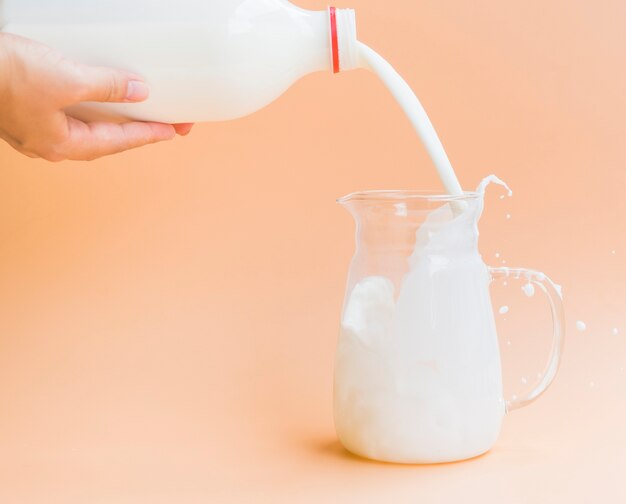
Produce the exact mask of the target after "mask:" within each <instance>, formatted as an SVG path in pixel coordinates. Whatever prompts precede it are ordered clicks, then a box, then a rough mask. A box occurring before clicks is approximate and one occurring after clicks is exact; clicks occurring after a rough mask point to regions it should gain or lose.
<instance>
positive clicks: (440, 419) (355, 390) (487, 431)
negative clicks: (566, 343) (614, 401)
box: [334, 191, 564, 463]
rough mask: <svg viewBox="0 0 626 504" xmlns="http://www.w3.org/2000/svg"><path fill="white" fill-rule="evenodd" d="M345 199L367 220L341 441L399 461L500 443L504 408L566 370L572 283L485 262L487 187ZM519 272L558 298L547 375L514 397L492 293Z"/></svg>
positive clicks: (340, 369) (339, 362) (347, 333)
mask: <svg viewBox="0 0 626 504" xmlns="http://www.w3.org/2000/svg"><path fill="white" fill-rule="evenodd" d="M339 203H340V204H341V205H343V206H344V207H345V208H346V209H347V210H349V211H350V213H351V214H352V216H353V217H354V219H355V220H356V228H357V231H356V253H355V255H354V257H353V258H352V264H351V267H350V272H349V277H348V285H347V290H346V297H345V303H344V308H343V314H342V320H341V331H340V337H339V342H338V347H337V355H336V362H335V384H334V411H335V426H336V430H337V434H338V437H339V440H340V441H341V443H342V444H343V445H344V446H345V448H347V449H348V450H349V451H351V452H353V453H355V454H357V455H360V456H363V457H367V458H371V459H376V460H382V461H387V462H401V463H437V462H450V461H455V460H463V459H467V458H471V457H475V456H478V455H480V454H482V453H484V452H486V451H488V450H489V449H490V448H491V447H492V446H493V444H494V443H495V441H496V439H497V437H498V434H499V432H500V426H501V423H502V418H503V416H504V414H505V413H506V412H507V411H511V410H513V409H516V408H520V407H522V406H526V405H527V404H529V403H531V402H532V401H534V400H535V399H537V398H538V397H539V396H540V395H541V394H542V393H543V392H544V391H545V390H546V389H547V388H548V386H549V385H550V384H551V382H552V380H553V379H554V377H555V375H556V372H557V369H558V366H559V361H560V356H561V352H562V345H563V335H564V319H563V305H562V300H561V297H560V292H559V291H558V289H557V288H556V286H555V285H554V284H553V283H552V282H551V281H550V279H549V278H548V277H546V275H544V274H542V273H539V272H536V271H532V270H528V269H522V268H490V267H488V266H486V265H485V264H484V262H483V260H482V258H481V256H480V254H479V253H478V227H477V224H478V219H479V218H480V215H481V213H482V209H483V197H482V194H479V193H472V192H467V193H464V195H462V196H458V197H453V196H445V195H444V196H441V195H436V194H432V193H426V192H406V191H370V192H361V193H354V194H351V195H349V196H346V197H344V198H342V199H340V200H339ZM509 276H511V277H516V278H521V277H523V278H526V279H527V280H528V284H529V285H533V286H537V287H538V290H540V291H542V292H544V293H545V294H546V295H547V299H548V301H549V304H550V308H551V310H552V319H553V322H554V331H553V346H552V355H551V357H550V359H549V362H548V366H547V369H546V370H545V371H544V373H543V374H542V376H543V378H542V380H541V382H540V383H539V384H538V385H537V387H536V388H535V389H534V390H532V391H531V392H530V393H529V394H528V395H527V396H525V397H521V398H519V399H516V400H514V401H505V400H504V398H503V392H502V374H501V365H500V352H499V347H498V338H497V334H496V327H495V320H494V314H493V307H492V304H491V299H490V294H489V285H490V283H491V282H492V281H493V280H495V279H504V278H507V277H509ZM531 288H532V287H531Z"/></svg>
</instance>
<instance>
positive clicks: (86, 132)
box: [50, 117, 176, 161]
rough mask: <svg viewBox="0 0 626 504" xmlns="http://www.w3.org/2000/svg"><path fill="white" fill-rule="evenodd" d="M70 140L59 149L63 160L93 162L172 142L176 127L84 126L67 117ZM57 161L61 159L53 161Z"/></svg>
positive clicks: (140, 123) (58, 152)
mask: <svg viewBox="0 0 626 504" xmlns="http://www.w3.org/2000/svg"><path fill="white" fill-rule="evenodd" d="M68 132H69V135H68V138H67V140H66V141H65V142H64V143H63V144H62V145H61V146H60V147H59V148H58V149H56V151H57V152H56V155H57V156H58V157H59V158H61V159H70V160H75V161H91V160H93V159H97V158H99V157H103V156H108V155H110V154H116V153H118V152H123V151H126V150H129V149H134V148H136V147H141V146H144V145H148V144H153V143H157V142H162V141H166V140H172V139H173V138H174V136H175V135H176V130H175V128H174V126H172V125H170V124H161V123H144V122H129V123H125V124H114V123H104V122H94V123H89V124H87V123H84V122H82V121H79V120H77V119H74V118H72V117H68ZM50 160H51V161H57V160H60V159H50Z"/></svg>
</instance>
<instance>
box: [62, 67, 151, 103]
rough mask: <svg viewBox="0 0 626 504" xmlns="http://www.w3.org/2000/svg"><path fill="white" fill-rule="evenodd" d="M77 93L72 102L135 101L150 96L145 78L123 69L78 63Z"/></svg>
mask: <svg viewBox="0 0 626 504" xmlns="http://www.w3.org/2000/svg"><path fill="white" fill-rule="evenodd" d="M76 73H77V78H76V80H77V83H76V84H77V93H76V95H75V96H73V97H72V98H73V101H72V103H78V102H83V101H95V102H114V103H133V102H141V101H144V100H146V99H147V98H148V96H149V94H150V91H149V89H148V86H147V84H146V83H145V82H143V80H142V79H141V78H140V77H138V76H136V75H134V74H130V73H128V72H124V71H123V70H115V69H112V68H104V67H90V66H84V65H77V67H76Z"/></svg>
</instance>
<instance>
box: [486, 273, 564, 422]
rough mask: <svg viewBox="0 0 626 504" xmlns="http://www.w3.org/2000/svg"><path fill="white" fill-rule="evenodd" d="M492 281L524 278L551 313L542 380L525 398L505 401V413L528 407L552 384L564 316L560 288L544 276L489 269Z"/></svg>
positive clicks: (557, 362)
mask: <svg viewBox="0 0 626 504" xmlns="http://www.w3.org/2000/svg"><path fill="white" fill-rule="evenodd" d="M489 272H490V273H491V278H492V280H500V279H502V280H504V279H507V278H515V279H519V278H525V279H527V280H528V282H529V283H530V284H533V285H537V286H538V287H539V288H540V289H541V290H542V291H543V292H544V293H545V294H546V296H547V297H548V301H549V302H550V310H551V312H552V323H553V327H554V329H553V333H552V353H551V355H550V359H549V361H548V365H547V367H546V369H545V371H544V372H543V375H542V376H543V378H542V380H541V381H540V382H539V384H538V385H537V386H536V387H535V388H534V389H533V390H531V391H530V392H529V393H528V394H527V395H526V396H524V397H521V398H518V399H515V400H512V401H506V411H507V412H508V411H513V410H515V409H518V408H523V407H524V406H528V405H529V404H530V403H532V402H533V401H535V400H537V398H539V396H540V395H541V394H543V393H544V392H545V391H546V390H547V389H548V387H549V386H550V385H551V384H552V381H553V380H554V377H555V376H556V373H557V371H558V369H559V365H560V364H561V355H562V354H563V339H564V336H565V316H564V312H563V299H562V297H561V292H560V288H558V287H557V286H556V284H555V283H554V282H553V281H552V280H550V279H549V278H548V277H547V276H546V275H544V274H543V273H540V272H538V271H533V270H529V269H525V268H489Z"/></svg>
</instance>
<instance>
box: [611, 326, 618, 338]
mask: <svg viewBox="0 0 626 504" xmlns="http://www.w3.org/2000/svg"><path fill="white" fill-rule="evenodd" d="M611 334H613V336H617V335H618V334H619V329H618V328H617V327H614V328H613V330H612V331H611Z"/></svg>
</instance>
